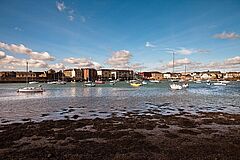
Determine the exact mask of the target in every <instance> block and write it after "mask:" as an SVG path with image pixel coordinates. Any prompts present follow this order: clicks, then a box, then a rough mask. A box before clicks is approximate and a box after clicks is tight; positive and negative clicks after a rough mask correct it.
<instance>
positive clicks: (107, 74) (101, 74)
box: [97, 69, 115, 81]
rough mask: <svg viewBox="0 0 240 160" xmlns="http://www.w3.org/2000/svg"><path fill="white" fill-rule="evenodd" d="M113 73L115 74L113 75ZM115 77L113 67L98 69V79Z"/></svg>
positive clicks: (104, 79) (103, 79)
mask: <svg viewBox="0 0 240 160" xmlns="http://www.w3.org/2000/svg"><path fill="white" fill-rule="evenodd" d="M112 73H113V75H112ZM113 77H115V74H114V70H111V69H100V70H98V71H97V79H98V80H102V81H108V80H110V79H112V78H113Z"/></svg>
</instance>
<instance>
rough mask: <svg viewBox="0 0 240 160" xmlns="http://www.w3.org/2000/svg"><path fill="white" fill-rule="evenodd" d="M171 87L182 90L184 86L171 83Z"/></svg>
mask: <svg viewBox="0 0 240 160" xmlns="http://www.w3.org/2000/svg"><path fill="white" fill-rule="evenodd" d="M170 87H171V89H173V90H181V89H182V88H183V87H182V86H181V85H179V84H175V83H173V84H171V85H170Z"/></svg>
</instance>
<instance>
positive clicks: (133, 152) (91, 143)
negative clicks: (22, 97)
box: [0, 112, 240, 160]
mask: <svg viewBox="0 0 240 160" xmlns="http://www.w3.org/2000/svg"><path fill="white" fill-rule="evenodd" d="M149 114H151V115H149V116H148V115H137V114H135V113H134V112H132V113H130V112H128V113H126V114H125V115H124V116H123V117H115V116H114V115H112V117H111V118H107V119H100V118H95V119H81V120H69V119H66V120H58V121H53V120H49V121H43V122H31V120H26V123H14V124H6V125H1V126H0V159H4V160H8V159H11V160H15V159H18V160H19V159H24V160H26V159H31V160H40V159H50V160H55V159H61V160H64V159H66V160H75V159H81V160H84V159H88V160H89V159H96V160H99V159H114V160H123V159H124V160H125V159H129V160H130V159H131V160H135V159H139V160H144V159H192V160H194V159H239V157H240V115H239V114H226V113H220V112H218V113H204V112H202V113H198V114H197V115H192V114H188V113H185V112H182V113H180V114H177V115H169V116H166V115H165V116H163V115H160V114H153V113H149ZM77 117H78V116H77V115H75V118H77ZM73 118H74V117H73Z"/></svg>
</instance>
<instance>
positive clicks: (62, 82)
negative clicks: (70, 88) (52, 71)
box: [56, 80, 67, 85]
mask: <svg viewBox="0 0 240 160" xmlns="http://www.w3.org/2000/svg"><path fill="white" fill-rule="evenodd" d="M56 84H59V85H64V84H67V82H66V81H61V80H59V81H57V82H56Z"/></svg>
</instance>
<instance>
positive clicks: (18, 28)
mask: <svg viewBox="0 0 240 160" xmlns="http://www.w3.org/2000/svg"><path fill="white" fill-rule="evenodd" d="M14 30H16V31H20V32H21V31H22V28H20V27H14Z"/></svg>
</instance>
